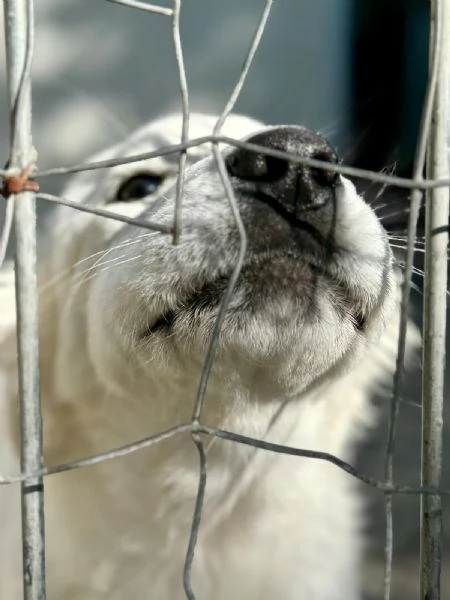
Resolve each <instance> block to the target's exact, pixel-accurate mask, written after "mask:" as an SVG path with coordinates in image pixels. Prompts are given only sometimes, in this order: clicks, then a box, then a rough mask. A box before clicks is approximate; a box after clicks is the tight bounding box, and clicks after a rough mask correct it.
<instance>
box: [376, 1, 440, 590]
mask: <svg viewBox="0 0 450 600" xmlns="http://www.w3.org/2000/svg"><path fill="white" fill-rule="evenodd" d="M435 10H436V18H435V19H432V20H431V22H430V39H431V40H432V46H431V49H430V74H429V77H428V83H427V89H426V92H425V101H424V106H423V111H422V119H421V123H420V128H419V135H418V142H417V148H416V155H415V159H414V167H413V179H414V180H415V181H416V182H421V181H423V175H424V169H425V158H426V151H427V144H428V138H429V134H430V128H431V120H432V114H433V105H434V98H435V94H436V87H437V82H438V76H439V69H440V57H441V54H442V52H441V51H442V49H441V39H442V18H440V16H441V15H440V12H441V4H440V2H439V0H437V1H436V3H435ZM445 174H447V173H445ZM443 189H444V190H445V188H443ZM422 195H423V191H422V190H419V189H413V190H412V194H411V201H410V209H409V217H408V240H407V246H406V261H405V268H404V272H403V284H402V300H401V309H400V328H399V337H398V346H397V361H396V369H395V375H394V390H393V396H392V400H391V407H390V415H389V430H388V441H387V446H386V460H385V472H384V476H385V479H386V482H388V483H392V481H393V476H394V451H395V436H396V432H397V420H398V415H399V409H400V400H401V394H402V391H403V385H404V377H405V354H406V334H407V327H408V318H409V303H410V296H411V282H412V273H413V266H414V252H415V249H416V238H417V225H418V222H419V213H420V207H421V204H422ZM444 297H445V296H444ZM385 503H386V542H385V552H384V566H385V572H384V599H385V600H389V599H390V597H391V577H392V559H393V546H394V535H393V515H392V495H391V494H386V498H385Z"/></svg>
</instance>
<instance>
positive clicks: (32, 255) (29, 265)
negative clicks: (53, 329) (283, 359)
mask: <svg viewBox="0 0 450 600" xmlns="http://www.w3.org/2000/svg"><path fill="white" fill-rule="evenodd" d="M5 23H6V32H5V33H6V52H7V75H8V92H9V94H8V95H9V109H10V127H11V134H10V158H9V164H10V167H11V169H17V171H21V170H22V169H23V168H24V167H25V166H26V165H28V164H29V163H31V162H33V161H34V159H35V156H34V154H35V152H34V148H33V142H32V139H31V77H30V73H31V62H32V56H33V41H34V6H33V1H32V0H6V1H5ZM8 202H9V203H11V202H15V203H16V205H15V206H14V229H15V242H16V243H15V274H16V309H17V342H18V353H19V405H20V449H21V458H20V463H21V469H22V471H25V472H26V471H36V470H38V469H40V468H41V467H42V455H43V450H42V419H41V405H40V393H39V352H38V309H37V286H36V212H35V202H34V195H33V193H31V192H22V193H20V194H17V195H15V196H13V197H12V198H9V199H8ZM21 500H22V553H23V594H24V600H45V552H44V547H45V544H44V484H43V480H42V478H41V477H36V478H33V479H29V480H26V481H24V482H23V483H22V485H21Z"/></svg>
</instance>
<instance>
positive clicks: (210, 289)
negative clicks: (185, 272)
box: [140, 275, 231, 338]
mask: <svg viewBox="0 0 450 600" xmlns="http://www.w3.org/2000/svg"><path fill="white" fill-rule="evenodd" d="M230 276H231V275H228V276H225V275H220V276H218V277H216V278H215V279H212V280H211V281H209V282H205V283H203V284H200V285H199V286H198V287H195V288H193V289H191V290H190V291H189V292H186V293H184V294H183V293H180V299H179V300H178V302H177V304H176V306H173V307H170V308H168V309H167V310H165V311H164V312H163V313H161V314H160V315H159V316H158V317H156V319H155V320H154V321H153V322H152V323H151V324H149V325H148V326H147V327H146V328H145V330H144V331H143V332H142V333H141V335H140V338H148V337H151V336H153V335H155V334H157V333H165V334H167V333H169V332H170V330H171V329H172V327H173V325H174V323H175V321H176V319H177V317H179V316H180V315H181V314H182V313H184V314H185V313H186V312H191V311H192V310H194V309H196V308H202V307H203V308H207V307H211V306H213V305H217V304H218V303H219V302H220V300H221V298H222V296H223V293H224V291H225V289H226V287H227V285H228V282H229V279H230Z"/></svg>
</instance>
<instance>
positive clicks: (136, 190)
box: [113, 173, 164, 202]
mask: <svg viewBox="0 0 450 600" xmlns="http://www.w3.org/2000/svg"><path fill="white" fill-rule="evenodd" d="M163 181H164V177H162V175H151V174H150V173H140V174H139V175H133V177H130V179H126V180H125V181H124V182H123V183H122V184H121V186H120V187H119V189H118V190H117V193H116V196H115V198H114V199H113V202H114V201H116V202H131V201H133V200H139V199H140V198H145V197H146V196H150V195H151V194H154V193H155V192H156V190H157V189H158V188H159V186H160V185H161V183H162V182H163Z"/></svg>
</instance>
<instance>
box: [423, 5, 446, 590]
mask: <svg viewBox="0 0 450 600" xmlns="http://www.w3.org/2000/svg"><path fill="white" fill-rule="evenodd" d="M437 18H441V19H442V23H441V28H440V29H441V36H442V37H441V51H440V53H439V80H438V85H437V89H436V96H435V101H434V110H433V120H432V125H431V132H430V140H429V147H428V176H429V177H430V178H433V179H437V178H448V177H449V171H450V169H449V158H450V153H449V123H450V96H449V93H450V0H434V1H433V2H432V19H437ZM434 30H435V31H436V28H434ZM449 196H450V194H449V188H448V187H442V188H435V189H433V190H430V191H429V192H428V194H427V200H426V226H425V227H426V235H425V239H426V242H425V250H426V251H425V292H424V344H423V403H422V485H423V486H432V487H439V486H440V484H441V472H442V433H443V400H444V373H445V337H446V336H445V329H446V312H447V264H448V259H447V249H448V241H449V236H448V218H449ZM420 553H421V574H420V575H421V577H420V592H421V596H420V597H421V599H422V600H438V599H439V598H440V575H441V557H442V556H441V555H442V498H441V496H440V495H423V496H422V497H421V552H420Z"/></svg>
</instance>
